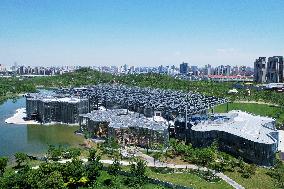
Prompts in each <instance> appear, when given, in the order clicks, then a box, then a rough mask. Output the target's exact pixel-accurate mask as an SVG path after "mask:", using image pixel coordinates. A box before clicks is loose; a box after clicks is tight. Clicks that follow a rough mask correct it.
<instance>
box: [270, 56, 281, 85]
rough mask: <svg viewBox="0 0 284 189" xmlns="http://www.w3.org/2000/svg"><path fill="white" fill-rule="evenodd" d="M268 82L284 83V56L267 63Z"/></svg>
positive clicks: (273, 58)
mask: <svg viewBox="0 0 284 189" xmlns="http://www.w3.org/2000/svg"><path fill="white" fill-rule="evenodd" d="M267 82H268V83H282V82H283V56H273V57H269V58H268V62H267Z"/></svg>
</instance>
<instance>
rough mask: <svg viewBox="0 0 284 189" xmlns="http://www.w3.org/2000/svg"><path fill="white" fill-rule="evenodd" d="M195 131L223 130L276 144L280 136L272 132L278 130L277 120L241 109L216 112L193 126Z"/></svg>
mask: <svg viewBox="0 0 284 189" xmlns="http://www.w3.org/2000/svg"><path fill="white" fill-rule="evenodd" d="M192 130H194V131H201V132H202V131H204V132H205V131H223V132H227V133H230V134H232V135H236V136H239V137H242V138H245V139H247V140H250V141H253V142H257V143H264V144H274V143H277V142H278V138H274V137H273V136H275V135H273V136H272V135H271V133H274V134H275V133H276V132H278V131H277V130H276V128H275V120H274V119H272V118H268V117H262V116H256V115H252V114H249V113H246V112H242V111H239V110H232V111H230V112H228V113H222V114H215V115H214V118H213V120H208V121H203V122H201V123H198V124H197V125H194V126H193V127H192Z"/></svg>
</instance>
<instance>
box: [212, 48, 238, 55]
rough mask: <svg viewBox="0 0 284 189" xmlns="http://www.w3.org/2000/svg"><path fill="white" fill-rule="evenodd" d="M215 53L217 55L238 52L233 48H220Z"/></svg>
mask: <svg viewBox="0 0 284 189" xmlns="http://www.w3.org/2000/svg"><path fill="white" fill-rule="evenodd" d="M216 51H217V53H223V54H232V53H236V52H238V51H237V50H236V49H234V48H220V49H216Z"/></svg>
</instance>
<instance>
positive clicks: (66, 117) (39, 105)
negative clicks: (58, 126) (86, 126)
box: [26, 94, 89, 124]
mask: <svg viewBox="0 0 284 189" xmlns="http://www.w3.org/2000/svg"><path fill="white" fill-rule="evenodd" d="M26 112H27V118H29V119H37V120H38V121H40V122H41V123H50V122H59V123H68V124H76V123H79V114H83V113H88V112H89V101H88V99H83V98H77V97H62V98H60V97H55V96H46V95H42V94H32V95H28V96H27V97H26Z"/></svg>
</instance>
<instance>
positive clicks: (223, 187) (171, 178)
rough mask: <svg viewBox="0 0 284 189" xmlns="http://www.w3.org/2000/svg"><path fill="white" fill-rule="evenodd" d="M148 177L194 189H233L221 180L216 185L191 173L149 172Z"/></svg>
mask: <svg viewBox="0 0 284 189" xmlns="http://www.w3.org/2000/svg"><path fill="white" fill-rule="evenodd" d="M147 175H148V176H149V177H151V178H156V179H159V180H162V181H167V182H171V183H174V184H178V185H182V186H188V187H192V188H194V189H207V188H210V189H232V188H233V187H231V186H230V185H229V184H227V183H226V182H225V181H223V180H221V181H218V182H216V183H211V182H207V181H206V180H204V179H202V178H200V177H199V176H197V175H195V174H191V173H167V174H161V173H155V172H153V171H151V170H148V173H147Z"/></svg>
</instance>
